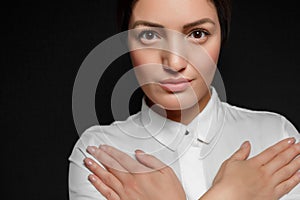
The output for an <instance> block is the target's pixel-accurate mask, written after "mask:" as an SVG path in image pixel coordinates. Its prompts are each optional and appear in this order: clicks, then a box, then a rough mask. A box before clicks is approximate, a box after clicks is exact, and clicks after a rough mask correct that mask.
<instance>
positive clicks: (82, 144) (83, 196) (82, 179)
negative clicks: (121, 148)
mask: <svg viewBox="0 0 300 200" xmlns="http://www.w3.org/2000/svg"><path fill="white" fill-rule="evenodd" d="M94 137H95V136H93V134H92V133H84V134H83V135H82V136H81V137H80V139H79V140H78V141H77V143H76V144H75V146H74V148H73V151H72V153H71V156H70V157H69V161H70V163H69V199H70V200H105V199H106V198H105V197H104V196H102V195H101V193H100V192H99V191H98V190H96V189H95V187H94V186H93V185H92V184H91V183H90V182H89V180H88V175H89V174H91V172H90V171H89V170H88V169H87V168H86V167H85V165H84V163H83V160H84V159H85V158H86V157H89V158H91V159H93V160H94V161H95V162H97V163H98V164H100V163H99V162H98V161H97V160H95V159H94V158H93V157H92V156H91V155H90V154H89V153H87V152H86V148H87V146H99V145H100V141H97V140H95V138H94ZM100 165H101V164H100ZM101 166H102V165H101Z"/></svg>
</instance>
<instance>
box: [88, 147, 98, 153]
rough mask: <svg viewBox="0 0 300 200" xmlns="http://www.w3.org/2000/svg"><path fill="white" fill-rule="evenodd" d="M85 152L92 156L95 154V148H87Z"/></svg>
mask: <svg viewBox="0 0 300 200" xmlns="http://www.w3.org/2000/svg"><path fill="white" fill-rule="evenodd" d="M87 152H89V153H90V154H94V153H95V152H96V147H94V146H88V147H87Z"/></svg>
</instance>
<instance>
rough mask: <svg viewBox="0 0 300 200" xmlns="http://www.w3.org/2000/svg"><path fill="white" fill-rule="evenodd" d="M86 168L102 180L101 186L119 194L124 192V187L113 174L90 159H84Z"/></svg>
mask: <svg viewBox="0 0 300 200" xmlns="http://www.w3.org/2000/svg"><path fill="white" fill-rule="evenodd" d="M84 163H85V166H86V167H87V168H88V169H89V170H90V171H91V172H92V173H93V174H94V176H97V177H98V178H99V179H100V180H101V182H102V183H101V184H105V185H106V186H107V187H109V188H111V189H113V190H114V191H115V192H116V193H117V194H121V193H122V192H123V185H122V183H121V182H120V181H119V179H117V178H116V177H115V176H114V175H113V174H112V173H110V172H108V171H107V170H105V169H104V168H103V167H101V166H99V165H98V164H97V163H96V162H94V161H93V160H92V159H90V158H85V159H84Z"/></svg>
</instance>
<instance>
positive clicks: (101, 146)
mask: <svg viewBox="0 0 300 200" xmlns="http://www.w3.org/2000/svg"><path fill="white" fill-rule="evenodd" d="M99 148H100V149H101V150H103V151H105V150H107V145H105V144H101V145H100V146H99Z"/></svg>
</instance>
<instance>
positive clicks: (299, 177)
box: [297, 171, 300, 180]
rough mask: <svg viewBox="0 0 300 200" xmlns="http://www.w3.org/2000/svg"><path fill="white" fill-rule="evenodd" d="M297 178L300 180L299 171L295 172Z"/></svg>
mask: <svg viewBox="0 0 300 200" xmlns="http://www.w3.org/2000/svg"><path fill="white" fill-rule="evenodd" d="M297 177H298V179H299V180H300V171H298V172H297Z"/></svg>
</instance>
